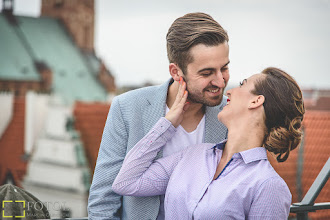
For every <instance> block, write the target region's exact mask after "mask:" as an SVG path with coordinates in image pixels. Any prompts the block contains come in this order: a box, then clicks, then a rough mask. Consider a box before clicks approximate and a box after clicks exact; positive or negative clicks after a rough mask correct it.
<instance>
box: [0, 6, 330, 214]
mask: <svg viewBox="0 0 330 220" xmlns="http://www.w3.org/2000/svg"><path fill="white" fill-rule="evenodd" d="M0 11H1V13H0V105H1V108H0V185H3V184H5V183H12V184H14V185H17V186H19V187H22V188H24V189H26V190H27V191H29V192H31V193H32V194H34V195H35V196H36V197H38V198H39V199H40V200H41V201H43V202H45V203H47V202H48V203H50V204H53V206H51V207H50V208H49V212H50V213H51V216H52V218H57V217H84V216H85V217H86V216H87V211H86V206H87V198H88V190H89V187H90V184H91V179H92V175H93V171H94V167H95V163H96V159H97V153H98V149H99V144H100V140H101V135H102V131H103V127H104V124H105V120H106V117H107V114H108V110H109V108H110V105H111V100H112V98H113V97H114V96H116V95H118V94H120V93H122V92H125V91H128V90H131V89H135V88H139V87H143V86H147V85H156V84H160V83H162V82H164V81H165V80H167V79H168V78H169V77H170V75H169V73H168V60H167V55H166V39H165V37H166V33H167V30H168V28H169V27H170V25H171V24H172V22H173V21H174V20H175V19H176V18H178V17H180V16H182V15H184V14H186V13H189V12H197V11H200V12H206V13H208V14H210V15H211V16H213V18H214V19H215V20H217V21H218V22H219V23H220V24H221V25H222V26H223V27H224V29H225V30H227V32H228V35H229V39H230V40H229V45H230V61H231V63H230V74H231V78H230V81H229V85H228V87H229V88H230V87H233V86H237V85H238V83H239V81H241V80H242V79H244V78H247V77H249V76H250V75H251V74H253V73H258V72H260V71H262V70H263V69H264V68H266V67H268V66H275V67H279V68H282V69H283V70H285V71H287V72H288V73H289V74H291V75H292V76H293V77H294V78H295V79H296V80H297V82H298V84H299V85H300V86H301V88H302V89H303V94H304V100H305V106H306V109H307V111H306V116H305V118H304V122H303V123H304V133H305V136H304V140H303V143H302V145H301V147H300V148H299V149H297V150H295V151H293V152H292V153H291V155H290V158H289V160H288V161H287V162H286V163H284V164H277V163H276V162H275V160H274V159H273V158H272V157H271V156H270V161H271V162H272V164H273V166H274V168H275V169H276V170H277V171H278V172H279V174H280V175H281V176H282V177H283V178H284V179H285V181H286V182H287V184H288V185H289V188H290V190H291V193H292V194H293V202H298V201H301V199H302V197H303V196H304V195H305V193H306V192H307V190H308V189H309V187H310V185H311V184H312V183H313V181H314V179H315V178H316V176H317V174H318V173H319V171H320V170H321V168H322V166H323V165H324V163H325V162H326V160H327V159H328V158H329V155H330V146H329V143H330V77H329V76H328V74H329V70H330V62H329V60H330V43H329V39H330V25H329V22H330V0H315V1H312V0H299V1H298V0H291V1H284V0H276V1H275V0H268V1H262V0H245V1H243V0H232V1H224V0H218V1H214V0H203V1H201V0H190V1H187V0H182V1H174V0H167V1H151V0H141V1H113V0H95V1H94V0H42V1H41V0H1V2H0ZM329 198H330V184H329V183H327V185H326V186H325V187H324V189H323V190H322V192H321V194H320V196H319V198H318V200H317V201H316V202H326V201H327V202H328V200H329ZM54 204H57V205H56V207H55V206H54ZM290 217H292V218H294V217H295V216H294V215H292V216H290ZM309 217H311V218H312V219H329V218H330V212H329V210H323V211H317V212H316V213H311V214H309Z"/></svg>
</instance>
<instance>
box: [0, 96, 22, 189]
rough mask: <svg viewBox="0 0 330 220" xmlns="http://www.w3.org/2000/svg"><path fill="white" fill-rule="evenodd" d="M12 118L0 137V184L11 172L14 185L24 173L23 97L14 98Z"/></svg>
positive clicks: (17, 183)
mask: <svg viewBox="0 0 330 220" xmlns="http://www.w3.org/2000/svg"><path fill="white" fill-rule="evenodd" d="M13 111H14V112H13V116H12V120H11V122H10V123H9V125H8V127H7V128H6V130H5V132H4V133H3V136H2V137H1V138H0V185H2V184H4V181H5V178H6V175H7V174H8V173H11V174H12V176H13V179H14V182H15V184H16V185H18V186H20V187H21V181H22V180H23V177H24V175H25V173H26V165H27V162H26V161H24V159H23V156H24V125H25V97H15V98H14V108H13Z"/></svg>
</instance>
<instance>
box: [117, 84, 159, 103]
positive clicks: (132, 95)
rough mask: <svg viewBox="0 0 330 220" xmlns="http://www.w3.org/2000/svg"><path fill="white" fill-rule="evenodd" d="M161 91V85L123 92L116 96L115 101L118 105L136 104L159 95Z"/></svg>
mask: <svg viewBox="0 0 330 220" xmlns="http://www.w3.org/2000/svg"><path fill="white" fill-rule="evenodd" d="M161 91H162V90H161V85H157V86H148V87H143V88H139V89H135V90H131V91H128V92H125V93H123V94H120V95H118V96H116V97H115V99H116V100H117V101H118V102H119V103H120V104H125V103H127V104H129V103H138V102H139V101H142V100H145V99H148V98H152V97H154V96H155V95H159V93H160V92H161Z"/></svg>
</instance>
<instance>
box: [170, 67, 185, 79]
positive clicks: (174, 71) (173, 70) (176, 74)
mask: <svg viewBox="0 0 330 220" xmlns="http://www.w3.org/2000/svg"><path fill="white" fill-rule="evenodd" d="M169 71H170V74H171V76H172V78H173V79H174V81H180V76H182V75H183V74H182V71H181V69H180V67H179V66H178V65H177V64H175V63H170V65H169Z"/></svg>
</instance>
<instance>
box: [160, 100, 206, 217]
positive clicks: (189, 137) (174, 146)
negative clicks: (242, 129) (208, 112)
mask: <svg viewBox="0 0 330 220" xmlns="http://www.w3.org/2000/svg"><path fill="white" fill-rule="evenodd" d="M168 111H169V108H168V107H167V106H166V113H167V112H168ZM204 135H205V115H204V116H203V118H202V119H201V121H200V122H199V124H198V125H197V128H196V129H195V130H194V131H192V132H187V131H186V130H184V128H183V127H182V126H181V125H179V126H178V127H177V128H176V132H175V135H174V136H173V137H172V138H171V140H170V141H168V142H167V143H166V145H165V146H164V147H163V157H166V156H169V155H171V154H173V153H175V152H178V151H180V150H183V149H186V148H187V147H189V146H192V145H195V144H200V143H203V140H204ZM163 219H165V211H164V195H162V196H160V207H159V213H158V217H157V220H163Z"/></svg>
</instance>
